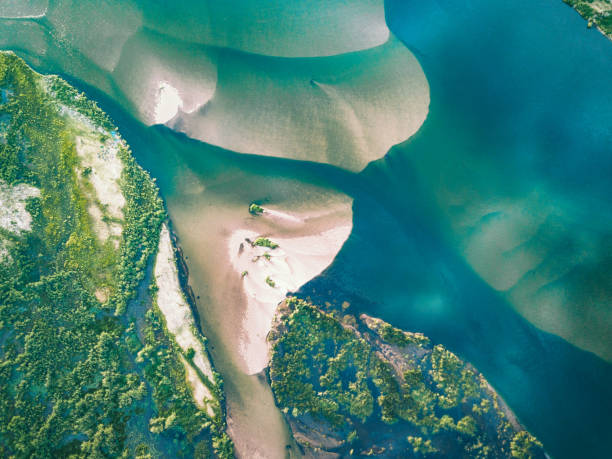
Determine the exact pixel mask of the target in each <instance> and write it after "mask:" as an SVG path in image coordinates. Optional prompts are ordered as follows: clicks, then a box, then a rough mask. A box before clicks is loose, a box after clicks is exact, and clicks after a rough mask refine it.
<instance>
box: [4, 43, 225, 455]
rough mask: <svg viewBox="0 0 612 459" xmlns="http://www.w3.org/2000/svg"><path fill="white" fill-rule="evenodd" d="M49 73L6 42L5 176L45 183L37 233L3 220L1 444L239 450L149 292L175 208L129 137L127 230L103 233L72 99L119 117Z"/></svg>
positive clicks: (17, 451) (35, 450)
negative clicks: (168, 207) (17, 230)
mask: <svg viewBox="0 0 612 459" xmlns="http://www.w3.org/2000/svg"><path fill="white" fill-rule="evenodd" d="M42 80H43V78H42V77H40V76H39V75H37V74H35V73H34V72H33V71H32V70H31V69H29V68H28V67H27V66H26V65H25V64H24V63H23V61H21V60H20V59H18V58H17V57H15V56H14V55H12V54H6V53H0V88H3V89H7V90H9V91H10V93H11V94H12V95H11V97H9V98H7V99H8V100H5V99H4V98H3V102H4V103H2V104H0V119H4V118H7V119H10V124H9V125H8V127H7V132H6V139H7V142H6V143H3V144H0V165H1V167H0V179H2V180H3V181H5V182H7V183H8V184H16V183H28V184H31V185H33V186H35V187H37V188H38V189H39V190H40V198H31V199H30V200H29V202H28V204H27V210H28V211H29V212H30V214H31V215H32V219H33V221H32V231H30V232H24V233H21V234H14V233H9V232H7V231H4V230H2V229H0V241H4V242H6V244H5V247H6V249H7V251H8V255H7V256H6V257H3V258H0V343H2V346H1V347H0V455H1V456H2V457H75V458H76V457H159V456H172V457H194V456H195V455H196V454H202V455H203V456H201V457H206V456H210V455H211V454H212V453H211V452H212V451H214V454H215V455H217V456H218V457H232V455H233V453H232V445H231V441H230V440H229V438H228V437H227V435H226V434H225V432H224V429H225V422H224V417H223V413H221V412H220V411H219V412H217V413H215V415H214V416H209V415H208V414H207V413H206V411H205V410H203V409H200V408H198V407H197V406H196V404H195V402H194V400H193V396H192V394H191V391H190V388H189V386H188V384H187V382H186V375H185V369H184V367H183V365H182V364H181V362H180V360H179V359H180V357H179V355H180V354H179V349H178V347H177V346H176V344H175V343H174V342H173V339H172V337H171V336H169V334H168V333H167V332H166V330H165V329H164V327H163V324H162V321H161V318H160V313H159V311H158V310H157V309H156V307H155V306H154V302H153V301H152V299H151V298H150V296H149V294H148V293H146V289H144V290H145V293H142V290H143V289H140V290H141V292H140V293H138V292H139V286H141V284H142V283H143V279H145V273H146V267H147V265H148V263H149V262H150V260H151V259H152V255H153V254H154V253H155V250H156V248H157V243H158V236H159V229H160V225H161V223H162V222H163V220H164V219H165V218H166V214H165V211H164V208H163V205H162V201H161V200H160V198H159V196H158V192H157V188H156V187H155V185H154V184H153V182H152V181H151V179H150V178H149V176H148V175H147V173H146V172H145V171H143V170H142V168H140V167H139V166H138V165H137V164H136V162H135V161H134V159H133V158H132V156H131V154H130V152H129V150H127V149H126V148H123V147H121V149H120V157H121V160H122V162H123V164H124V168H123V175H122V178H121V189H122V192H123V194H124V197H125V200H126V204H125V207H124V209H123V213H124V219H123V221H122V222H121V224H122V227H123V232H122V236H121V237H122V239H121V242H120V245H119V247H118V248H115V247H114V245H113V244H112V243H111V241H108V242H105V243H101V242H100V241H99V239H98V238H97V236H96V235H95V234H94V232H93V229H92V223H91V221H90V216H89V214H88V211H87V206H88V201H87V197H86V193H85V190H86V189H87V186H88V182H87V180H88V174H86V173H83V174H77V173H76V166H77V165H78V163H79V158H78V156H77V152H76V148H75V140H74V138H75V133H74V132H73V131H72V127H71V126H72V125H73V123H72V122H69V121H68V120H67V119H66V115H65V114H64V113H65V112H66V111H65V109H63V108H61V106H63V105H67V106H69V107H70V108H71V109H73V110H75V111H78V112H79V113H81V114H82V115H83V116H86V117H87V118H89V119H90V120H91V122H92V124H95V125H97V126H99V127H102V128H104V129H108V130H114V127H113V126H112V124H111V123H110V120H109V119H108V117H106V115H105V114H104V113H103V112H102V111H101V110H100V109H99V108H98V107H97V106H96V105H95V104H94V103H93V102H91V101H89V100H87V99H86V98H85V97H84V96H83V95H82V94H79V93H78V92H77V91H75V90H73V89H72V88H70V86H68V85H67V84H66V83H65V82H63V81H62V80H60V79H58V78H55V77H53V78H49V79H47V80H46V81H47V82H48V83H49V85H45V84H42ZM46 87H48V88H49V90H50V92H46V90H45V88H46ZM152 291H153V292H154V291H155V288H153V289H152ZM215 387H216V393H217V395H218V396H219V397H221V394H220V390H221V389H220V384H217V386H215Z"/></svg>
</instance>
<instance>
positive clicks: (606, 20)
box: [563, 0, 612, 38]
mask: <svg viewBox="0 0 612 459" xmlns="http://www.w3.org/2000/svg"><path fill="white" fill-rule="evenodd" d="M563 1H564V2H565V3H567V4H568V5H570V6H571V7H572V8H574V9H575V10H576V11H578V13H580V15H581V16H582V17H583V18H585V19H586V20H587V21H588V25H589V27H591V26H592V25H595V26H597V27H598V28H599V29H601V31H602V32H603V33H604V34H606V35H607V36H608V37H610V38H612V2H611V1H610V0H563Z"/></svg>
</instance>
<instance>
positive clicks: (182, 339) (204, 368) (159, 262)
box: [155, 224, 216, 409]
mask: <svg viewBox="0 0 612 459" xmlns="http://www.w3.org/2000/svg"><path fill="white" fill-rule="evenodd" d="M155 282H156V284H157V287H158V288H159V291H158V292H157V305H158V307H159V309H160V310H161V312H162V314H163V315H164V318H165V322H166V328H167V329H168V331H169V332H170V333H172V335H173V336H174V339H175V340H176V342H177V344H178V345H179V346H180V348H181V349H182V350H183V351H185V352H187V350H188V349H189V348H191V349H193V350H194V351H195V355H194V357H193V363H194V364H195V365H196V366H197V367H198V369H199V370H200V371H201V372H202V373H203V374H204V375H205V376H206V377H207V378H208V380H209V381H210V382H213V381H214V377H213V372H212V367H211V364H210V361H209V360H208V356H207V355H206V352H205V350H204V346H203V345H202V342H201V341H200V339H198V336H196V333H197V329H196V324H195V321H194V319H193V315H192V314H191V309H190V307H189V304H188V303H187V301H186V300H185V297H184V295H183V291H182V289H181V286H180V281H179V277H178V269H177V267H176V258H175V254H174V247H173V245H172V241H171V239H170V231H169V230H168V226H167V225H166V224H164V225H163V227H162V230H161V233H160V236H159V250H158V252H157V258H156V260H155ZM183 363H184V365H185V369H186V372H187V375H188V381H189V383H190V385H191V386H192V388H193V394H194V399H195V400H196V402H197V403H204V402H203V401H211V402H215V403H216V399H215V398H214V396H213V395H212V394H211V393H210V391H209V390H208V387H206V385H205V384H204V383H203V382H202V381H201V380H200V378H199V377H196V378H194V377H193V374H195V375H196V376H197V373H196V372H195V370H194V369H193V368H191V366H190V365H189V363H188V362H187V361H186V360H183ZM209 409H210V408H209Z"/></svg>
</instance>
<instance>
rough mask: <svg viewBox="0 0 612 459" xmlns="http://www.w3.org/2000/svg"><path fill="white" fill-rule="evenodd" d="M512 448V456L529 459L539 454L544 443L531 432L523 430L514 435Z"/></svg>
mask: <svg viewBox="0 0 612 459" xmlns="http://www.w3.org/2000/svg"><path fill="white" fill-rule="evenodd" d="M510 448H511V451H512V457H518V458H519V459H528V458H530V457H535V456H536V455H537V454H538V451H540V450H541V449H542V443H540V442H539V441H538V440H537V439H536V438H535V437H534V436H533V435H531V434H530V433H529V432H526V431H522V432H518V433H517V434H516V435H515V436H514V438H513V439H512V444H511V445H510Z"/></svg>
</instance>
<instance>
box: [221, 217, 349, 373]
mask: <svg viewBox="0 0 612 459" xmlns="http://www.w3.org/2000/svg"><path fill="white" fill-rule="evenodd" d="M350 232H351V226H350V225H345V226H338V227H335V228H332V229H329V230H327V231H324V232H322V233H320V234H315V235H311V236H303V237H295V238H274V237H270V240H271V241H272V242H273V243H275V244H278V247H277V248H274V249H271V248H267V247H261V246H257V245H252V243H251V242H253V241H255V240H256V239H257V238H258V237H259V236H260V235H258V234H257V233H255V232H253V231H250V230H236V231H234V232H233V233H232V235H231V236H230V238H229V240H228V251H229V257H230V260H231V263H232V266H233V267H234V269H235V271H236V273H238V274H239V275H240V276H241V277H242V287H243V289H244V292H245V294H246V297H247V308H246V312H245V316H244V319H243V322H242V329H243V332H242V335H241V343H240V352H241V355H242V357H243V358H244V360H245V362H246V365H247V368H248V373H249V374H254V373H258V372H259V371H261V370H262V369H263V368H264V367H265V366H266V365H267V364H268V345H267V342H266V336H267V335H268V332H269V331H270V326H271V323H272V319H273V317H274V313H275V311H276V306H277V305H278V303H279V302H281V301H282V300H283V299H284V298H285V296H286V295H287V292H290V291H295V290H297V289H298V288H299V287H300V286H302V285H303V284H305V283H306V282H308V281H309V280H310V279H312V278H313V277H315V276H316V275H317V274H319V273H321V272H322V271H323V270H324V269H325V268H326V267H327V266H329V265H330V263H331V262H332V261H333V259H334V257H335V256H336V254H337V253H338V252H339V251H340V248H341V247H342V244H343V243H344V241H346V239H347V238H348V236H349V234H350ZM249 241H251V242H249Z"/></svg>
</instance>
